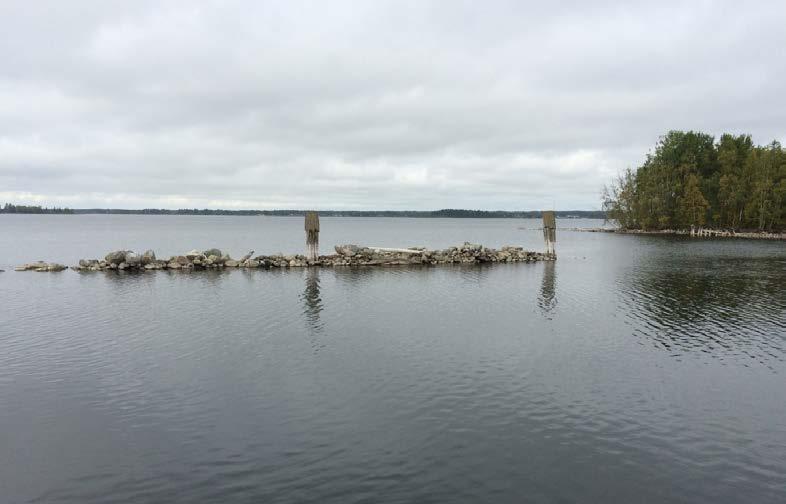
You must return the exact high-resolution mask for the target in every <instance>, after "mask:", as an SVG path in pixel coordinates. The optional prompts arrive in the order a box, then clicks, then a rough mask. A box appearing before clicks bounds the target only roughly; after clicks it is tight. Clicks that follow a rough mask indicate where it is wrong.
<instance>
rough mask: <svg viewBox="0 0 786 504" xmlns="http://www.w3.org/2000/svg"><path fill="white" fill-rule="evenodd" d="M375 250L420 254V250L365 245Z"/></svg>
mask: <svg viewBox="0 0 786 504" xmlns="http://www.w3.org/2000/svg"><path fill="white" fill-rule="evenodd" d="M365 248H367V249H371V250H373V251H375V252H400V253H402V254H422V253H423V251H422V250H414V249H405V248H389V247H365Z"/></svg>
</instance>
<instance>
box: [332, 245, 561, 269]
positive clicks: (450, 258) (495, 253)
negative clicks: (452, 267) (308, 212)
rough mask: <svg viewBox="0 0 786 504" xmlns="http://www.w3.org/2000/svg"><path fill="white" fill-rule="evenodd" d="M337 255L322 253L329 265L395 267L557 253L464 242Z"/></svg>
mask: <svg viewBox="0 0 786 504" xmlns="http://www.w3.org/2000/svg"><path fill="white" fill-rule="evenodd" d="M336 252H337V255H332V256H322V257H320V260H321V261H322V262H323V263H324V265H327V266H395V265H404V264H429V265H437V264H473V263H498V262H533V261H549V260H553V259H555V256H553V255H549V254H543V253H540V252H531V251H528V250H524V249H523V248H522V247H510V246H507V247H502V248H501V249H499V250H497V249H493V248H486V247H484V246H483V245H478V244H473V243H468V242H465V243H464V244H463V245H459V246H456V247H450V248H447V249H444V250H427V249H425V248H423V247H413V248H410V249H380V248H373V247H358V246H357V245H339V246H337V247H336Z"/></svg>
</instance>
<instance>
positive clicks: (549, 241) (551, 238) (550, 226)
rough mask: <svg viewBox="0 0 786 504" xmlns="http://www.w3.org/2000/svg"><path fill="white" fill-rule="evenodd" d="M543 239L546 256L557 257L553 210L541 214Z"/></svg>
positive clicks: (555, 225) (555, 223) (555, 224)
mask: <svg viewBox="0 0 786 504" xmlns="http://www.w3.org/2000/svg"><path fill="white" fill-rule="evenodd" d="M543 239H544V240H545V242H546V254H549V255H552V256H555V255H557V250H556V248H555V244H556V243H557V218H556V216H555V214H554V211H553V210H545V211H544V212H543Z"/></svg>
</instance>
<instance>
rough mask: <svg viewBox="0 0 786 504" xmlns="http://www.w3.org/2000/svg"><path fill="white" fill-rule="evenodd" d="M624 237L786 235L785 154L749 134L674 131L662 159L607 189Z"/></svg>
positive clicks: (608, 206)
mask: <svg viewBox="0 0 786 504" xmlns="http://www.w3.org/2000/svg"><path fill="white" fill-rule="evenodd" d="M603 207H604V210H605V211H606V215H607V217H608V218H609V219H610V220H612V221H615V222H616V223H617V224H619V226H620V228H622V229H623V230H644V231H656V230H666V229H673V230H685V229H690V228H692V227H695V228H699V227H711V228H716V229H731V230H757V231H783V230H786V152H785V151H784V150H783V148H782V147H781V144H780V143H778V142H776V141H773V142H772V143H770V144H769V145H765V146H757V145H754V144H753V140H752V139H751V137H750V135H738V136H735V135H730V134H724V135H722V136H721V137H720V139H719V140H718V141H717V142H716V141H715V139H714V137H713V136H711V135H707V134H705V133H699V132H694V131H688V132H684V131H670V132H669V133H667V134H666V135H665V136H663V137H661V138H660V140H659V142H658V144H657V146H656V147H655V152H654V153H650V154H648V155H647V158H646V160H645V161H644V163H643V164H642V165H641V166H640V167H638V168H637V169H635V170H632V169H628V170H626V171H625V172H624V173H623V174H621V175H620V176H619V177H618V178H617V179H616V180H615V181H614V182H613V183H612V184H611V185H610V186H607V187H606V188H605V189H604V194H603Z"/></svg>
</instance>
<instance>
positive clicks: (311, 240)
mask: <svg viewBox="0 0 786 504" xmlns="http://www.w3.org/2000/svg"><path fill="white" fill-rule="evenodd" d="M305 229H306V258H307V259H308V260H309V261H316V260H317V259H318V258H319V215H318V214H317V213H316V212H306V222H305Z"/></svg>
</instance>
